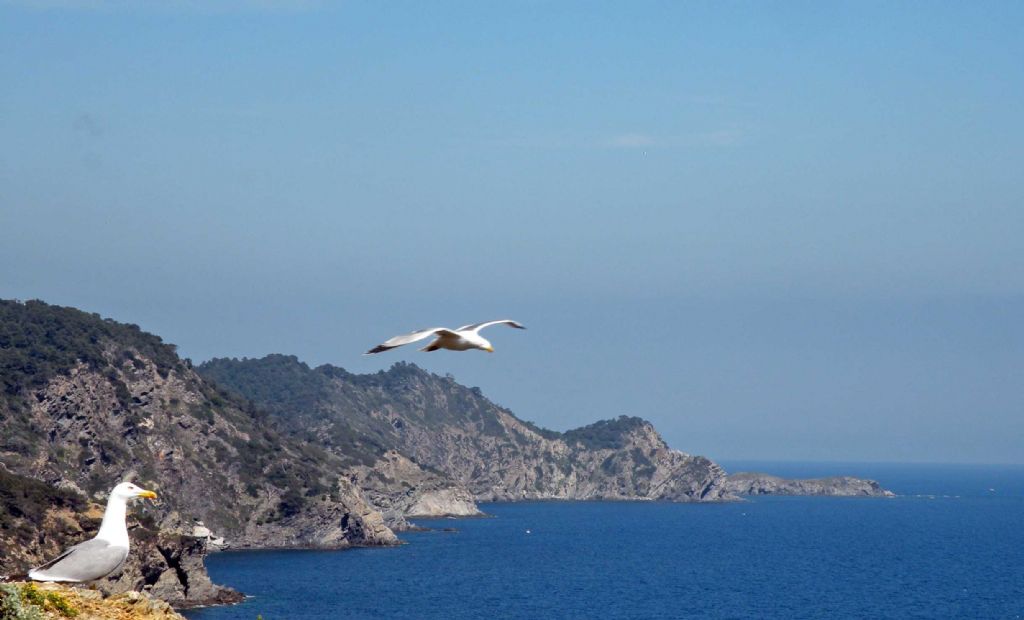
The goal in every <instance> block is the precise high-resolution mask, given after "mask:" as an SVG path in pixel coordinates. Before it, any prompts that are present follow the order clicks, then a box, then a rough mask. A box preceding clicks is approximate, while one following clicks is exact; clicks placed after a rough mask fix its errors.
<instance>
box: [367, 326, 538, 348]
mask: <svg viewBox="0 0 1024 620" xmlns="http://www.w3.org/2000/svg"><path fill="white" fill-rule="evenodd" d="M501 324H505V325H508V326H509V327H515V328H516V329H526V328H525V327H523V326H522V325H520V324H519V323H516V322H515V321H511V320H509V319H502V320H500V321H487V322H486V323H473V324H472V325H463V326H462V327H460V328H458V329H448V328H447V327H431V328H430V329H419V330H416V331H414V332H412V333H409V334H405V335H404V336H395V337H394V338H392V339H391V340H388V341H387V342H385V343H384V344H379V345H377V346H375V347H373V348H372V349H370V350H369V351H367V352H366V353H364V354H363V355H370V354H372V353H380V352H381V351H387V350H388V349H394V348H395V347H400V346H402V345H403V344H409V343H410V342H417V341H419V340H423V339H424V338H430V337H431V336H437V340H435V341H434V342H431V343H430V344H429V345H427V346H425V347H423V348H422V349H420V351H437V350H438V349H449V350H451V351H468V350H470V349H481V350H483V351H487V352H488V353H494V347H492V346H491V342H490V341H489V340H487V339H486V338H484V337H483V336H481V335H480V330H481V329H483V328H485V327H490V326H491V325H501Z"/></svg>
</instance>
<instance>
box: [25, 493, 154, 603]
mask: <svg viewBox="0 0 1024 620" xmlns="http://www.w3.org/2000/svg"><path fill="white" fill-rule="evenodd" d="M136 497H145V498H148V499H156V493H154V492H152V491H146V490H145V489H140V488H139V487H137V486H135V485H134V484H132V483H131V482H122V483H121V484H119V485H117V486H116V487H114V490H113V491H111V492H110V499H109V500H107V511H106V512H104V513H103V523H102V524H100V531H99V533H98V534H96V538H93V539H92V540H87V541H85V542H83V543H79V544H77V545H75V546H74V547H71V548H70V549H68V550H67V551H65V552H64V553H62V554H60V555H59V556H57V557H56V558H54V559H52V560H50V561H49V562H47V563H46V564H43V565H42V566H40V567H38V568H33V569H32V570H30V571H29V572H28V577H29V579H34V580H35V581H73V582H76V583H84V582H86V581H93V580H95V579H99V578H101V577H106V576H107V575H109V574H110V573H112V572H114V571H115V570H117V569H118V568H120V567H121V564H124V560H125V558H127V557H128V526H127V525H125V523H124V518H125V513H126V511H127V509H128V505H127V502H128V500H130V499H135V498H136Z"/></svg>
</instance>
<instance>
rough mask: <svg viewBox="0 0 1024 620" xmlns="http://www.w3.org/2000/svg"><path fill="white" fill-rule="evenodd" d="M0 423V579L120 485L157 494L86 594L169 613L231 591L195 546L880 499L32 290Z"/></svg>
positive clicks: (56, 546)
mask: <svg viewBox="0 0 1024 620" xmlns="http://www.w3.org/2000/svg"><path fill="white" fill-rule="evenodd" d="M0 422H2V428H3V431H4V432H3V433H2V434H0V550H2V552H0V575H13V574H18V573H20V572H24V571H25V570H27V569H28V568H29V567H31V566H33V565H36V564H38V563H41V562H42V561H44V560H45V559H48V558H50V557H53V556H54V555H55V554H56V553H58V552H59V551H60V549H62V548H65V547H66V546H68V545H70V544H74V543H76V542H79V541H81V540H84V539H86V538H88V537H91V536H93V535H94V534H95V532H96V529H97V528H98V525H99V520H100V518H101V516H102V512H101V511H102V502H103V500H104V499H105V496H106V493H107V492H108V491H109V489H110V488H111V487H112V486H113V484H115V483H116V482H117V481H120V480H124V479H131V480H134V481H136V482H138V483H139V484H141V485H142V486H145V487H147V488H153V489H155V490H156V491H158V493H159V494H160V501H159V503H157V504H155V505H150V504H144V503H136V504H134V505H133V506H132V508H131V515H132V518H131V521H130V528H131V530H130V536H131V539H132V552H131V555H130V557H129V560H128V561H127V562H126V564H125V566H124V567H123V569H122V570H120V571H119V572H118V573H117V574H115V575H112V576H111V577H108V578H107V579H105V580H103V581H102V582H101V589H103V590H104V591H106V592H108V593H123V592H128V591H137V590H138V591H143V592H145V593H148V594H151V595H153V596H157V597H159V598H160V599H163V600H166V601H169V602H171V603H172V604H174V605H175V606H182V607H186V606H190V605H204V604H215V603H223V602H231V601H233V600H237V599H238V597H239V596H240V595H239V594H238V593H237V592H234V591H232V590H230V589H227V588H222V587H220V586H217V585H215V584H213V583H211V582H210V580H209V577H208V576H207V574H206V571H205V567H204V564H203V560H204V557H205V556H206V554H207V553H208V552H209V551H210V550H211V549H218V548H223V547H225V546H230V547H233V548H274V547H328V548H345V547H351V546H367V545H391V544H396V543H397V542H398V538H397V536H396V535H395V532H396V531H398V532H400V531H402V530H405V529H408V528H409V527H410V524H409V521H408V519H410V518H412V517H442V516H476V515H480V514H482V513H481V512H480V510H479V508H478V507H477V505H476V502H479V501H517V500H663V501H677V502H708V501H731V500H737V499H739V497H740V496H743V495H755V494H764V493H772V494H804V495H807V494H811V495H879V494H885V493H887V492H885V491H884V490H882V489H881V488H880V487H879V486H878V484H877V483H875V482H873V481H864V480H858V479H852V478H833V479H821V480H802V481H801V480H797V481H794V480H784V479H781V478H777V477H774V476H767V475H763V474H736V475H733V476H729V475H727V474H726V472H725V471H724V470H723V469H722V468H721V467H719V466H718V465H717V464H716V463H714V462H713V461H711V460H710V459H708V458H706V457H703V456H697V455H691V454H687V453H684V452H681V451H679V450H675V449H672V448H670V447H669V446H668V445H667V444H666V442H665V441H664V440H663V439H662V437H661V436H660V435H659V434H658V432H657V431H656V430H655V429H654V427H653V426H652V425H651V424H650V423H649V422H647V421H645V420H643V419H641V418H636V417H626V416H622V417H619V418H617V419H614V420H604V421H600V422H596V423H594V424H591V425H588V426H584V427H581V428H577V429H573V430H570V431H566V432H556V431H551V430H547V429H543V428H540V427H538V426H536V425H534V424H532V423H530V422H526V421H523V420H521V419H519V418H518V417H516V416H515V415H514V414H513V413H512V412H511V411H509V410H507V409H505V408H503V407H500V406H498V405H496V404H494V403H493V402H491V401H490V400H488V399H487V398H486V397H484V396H483V394H482V393H481V391H480V390H479V389H477V388H469V387H466V386H463V385H460V384H459V383H457V382H456V381H455V380H454V379H453V378H452V377H450V376H445V377H442V376H438V375H435V374H432V373H429V372H427V371H425V370H423V369H421V368H419V367H417V366H415V365H413V364H407V363H401V362H399V363H397V364H395V365H394V366H392V367H391V368H390V369H389V370H387V371H381V372H377V373H373V374H367V375H357V374H353V373H349V372H347V371H345V370H344V369H342V368H338V367H335V366H331V365H324V366H319V367H316V368H310V367H309V366H307V365H306V364H304V363H302V362H301V361H299V360H298V359H296V358H295V357H292V356H285V355H269V356H266V357H264V358H260V359H243V360H236V359H215V360H211V361H209V362H206V363H204V364H202V365H200V366H198V367H193V366H192V364H191V362H190V361H189V360H186V359H181V358H180V357H179V356H178V355H177V353H176V351H175V349H174V346H173V345H169V344H167V343H164V342H163V341H162V340H161V339H160V338H159V337H158V336H155V335H152V334H148V333H146V332H143V331H142V330H140V329H139V328H138V327H137V326H135V325H127V324H123V323H117V322H115V321H111V320H109V319H103V318H101V317H99V316H98V315H95V314H88V313H85V312H82V311H79V310H76V309H74V308H63V307H59V306H52V305H48V304H45V303H43V302H38V301H32V302H27V303H21V302H16V301H2V300H0Z"/></svg>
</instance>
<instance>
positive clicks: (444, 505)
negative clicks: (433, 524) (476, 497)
mask: <svg viewBox="0 0 1024 620" xmlns="http://www.w3.org/2000/svg"><path fill="white" fill-rule="evenodd" d="M482 514H483V513H482V512H480V509H479V508H477V506H476V503H475V502H474V501H473V498H472V497H471V496H470V495H469V492H468V491H465V490H463V489H451V488H448V489H438V490H436V491H427V492H425V493H423V494H422V495H420V496H419V497H418V498H417V499H416V501H415V502H414V503H413V504H412V505H411V506H409V508H407V509H406V513H405V516H407V517H476V516H479V515H482Z"/></svg>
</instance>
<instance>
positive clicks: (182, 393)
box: [0, 301, 396, 604]
mask: <svg viewBox="0 0 1024 620" xmlns="http://www.w3.org/2000/svg"><path fill="white" fill-rule="evenodd" d="M0 380H2V382H3V384H2V387H3V392H2V394H0V422H2V427H3V430H4V432H3V433H2V434H0V463H2V464H3V465H4V467H5V468H6V470H7V471H8V472H10V473H11V474H15V475H19V476H23V477H27V478H31V479H33V480H38V481H40V482H42V483H45V484H46V485H47V486H48V487H49V488H56V489H62V490H65V491H67V492H69V493H71V494H72V495H73V496H77V497H79V498H82V501H92V502H99V503H102V502H103V500H104V498H105V494H106V492H108V491H109V489H110V488H111V487H113V485H114V484H116V483H117V482H119V481H121V480H123V479H132V480H135V481H136V482H138V483H139V484H141V485H143V486H146V487H150V488H153V489H155V490H157V491H158V492H159V494H160V497H161V500H160V502H161V503H160V504H159V505H158V506H157V507H155V508H151V509H149V510H148V512H147V515H146V516H147V518H148V519H149V522H150V523H151V525H152V528H153V531H154V532H158V533H159V536H158V539H157V540H158V544H157V545H156V553H155V554H152V553H150V554H149V555H150V556H151V557H152V558H153V559H154V560H162V561H163V567H164V569H166V568H167V567H172V568H174V569H175V573H177V572H178V571H179V569H181V568H182V567H184V566H191V567H192V568H194V570H193V574H189V572H188V571H185V576H184V577H182V579H180V580H179V581H180V582H182V583H180V584H179V585H180V589H181V594H182V595H183V598H180V599H175V598H174V597H169V598H172V600H175V602H177V603H185V604H191V603H200V602H204V601H201V600H199V598H198V597H199V595H200V592H202V591H204V588H196V587H194V585H195V584H198V583H200V582H204V581H207V582H208V579H207V578H206V577H205V571H203V570H202V561H201V559H202V555H203V554H204V553H205V547H204V546H203V544H202V543H201V542H196V541H194V540H191V539H190V538H189V536H187V534H188V531H187V530H189V529H190V527H186V525H190V524H191V523H192V521H193V520H194V519H201V520H202V521H203V522H204V523H206V524H207V525H208V526H209V527H210V529H212V530H213V531H214V532H216V533H217V534H219V535H223V536H227V537H228V539H229V540H230V541H231V542H232V544H234V545H235V546H236V547H267V546H331V547H345V546H350V545H375V544H391V543H394V542H396V538H395V535H394V533H393V532H392V531H391V530H390V529H389V528H388V527H387V526H386V525H385V524H384V522H383V517H382V516H381V514H380V513H379V512H377V511H376V510H374V509H373V508H372V507H371V506H370V504H369V503H368V502H367V501H366V499H365V497H364V496H363V495H362V491H361V489H360V488H359V486H357V485H355V484H353V482H352V480H351V479H350V474H349V473H348V472H347V470H346V467H345V463H343V462H342V460H341V459H340V458H339V457H337V456H335V455H333V454H332V453H330V452H327V451H325V450H323V449H322V448H320V447H319V446H317V445H315V444H312V443H310V442H307V441H304V440H302V439H301V438H298V437H295V436H293V435H282V434H279V433H277V432H275V431H274V430H273V428H272V427H271V425H270V424H269V423H267V421H266V419H265V416H264V415H263V414H262V413H260V412H259V411H258V410H256V409H255V408H253V407H252V406H251V405H250V404H249V403H246V402H244V401H241V400H239V399H236V398H234V397H232V396H231V395H229V394H226V393H224V392H222V391H221V390H219V389H218V388H217V387H216V386H214V385H212V384H210V383H209V382H208V381H207V380H205V379H203V378H202V377H201V376H199V375H198V374H197V373H196V372H195V371H194V370H193V369H192V368H191V364H190V363H189V362H188V361H186V360H181V359H180V358H178V356H177V355H176V353H175V351H174V348H173V347H172V346H170V345H167V344H165V343H163V342H162V341H161V340H160V339H159V338H158V337H156V336H152V335H150V334H146V333H144V332H142V331H141V330H139V328H138V327H136V326H133V325H124V324H120V323H116V322H113V321H110V320H104V319H101V318H100V317H99V316H97V315H90V314H86V313H84V312H80V311H78V310H75V309H72V308H61V307H57V306H50V305H48V304H45V303H42V302H28V303H24V304H22V303H18V302H12V301H0ZM68 501H71V500H68ZM77 507H78V508H81V506H80V505H79V506H77ZM65 516H66V515H65ZM21 518H22V519H25V520H27V521H28V522H29V523H30V525H31V526H32V527H36V528H40V527H41V526H42V524H43V522H44V521H45V520H46V519H47V518H53V519H57V516H55V515H52V514H50V513H49V512H45V513H40V512H29V513H24V514H22V515H21ZM58 520H59V519H58ZM183 524H186V525H183ZM69 527H71V531H65V532H63V533H61V534H60V535H58V536H57V538H55V539H54V540H53V541H52V544H51V541H50V540H45V541H43V543H42V544H41V545H40V546H39V547H38V548H36V551H30V552H27V553H22V554H20V557H19V558H17V560H16V562H17V566H12V565H11V560H10V559H9V557H10V556H9V555H8V554H7V553H4V554H2V555H3V561H4V562H6V563H7V564H8V565H9V566H8V567H9V569H11V570H19V569H23V568H26V567H27V565H29V564H32V563H35V562H37V561H39V560H42V559H43V558H44V557H46V555H47V554H48V553H49V552H50V551H53V550H54V549H55V547H57V546H61V545H63V544H65V543H66V542H67V541H69V540H72V539H74V538H75V535H77V533H76V532H74V527H72V526H69ZM79 527H80V528H81V529H82V534H81V536H83V537H84V536H86V535H90V534H91V531H90V527H89V523H88V522H86V523H79ZM72 534H75V535H72ZM133 534H134V533H133ZM134 539H140V536H138V535H134V536H133V540H134ZM161 541H162V542H161ZM161 544H163V546H161ZM137 547H138V553H136V552H134V551H133V557H137V558H139V560H138V561H139V562H140V563H141V564H140V568H139V570H138V571H133V570H132V569H131V566H132V564H129V566H128V568H126V570H125V572H124V576H123V577H122V579H123V580H124V585H125V587H135V586H136V585H138V580H139V578H140V575H143V574H145V575H148V576H147V577H146V579H152V576H153V575H155V574H157V573H158V572H159V573H160V574H164V573H166V570H163V571H162V572H161V571H158V568H159V566H155V565H153V564H152V563H149V562H147V561H146V560H145V557H144V556H143V555H141V554H142V553H143V551H144V548H143V545H141V544H140V545H137ZM193 560H196V561H193ZM159 579H161V578H160V577H157V581H159ZM190 584H191V585H190ZM147 585H149V586H154V585H156V582H154V583H152V584H147ZM206 594H208V592H206ZM204 596H205V594H204Z"/></svg>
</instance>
